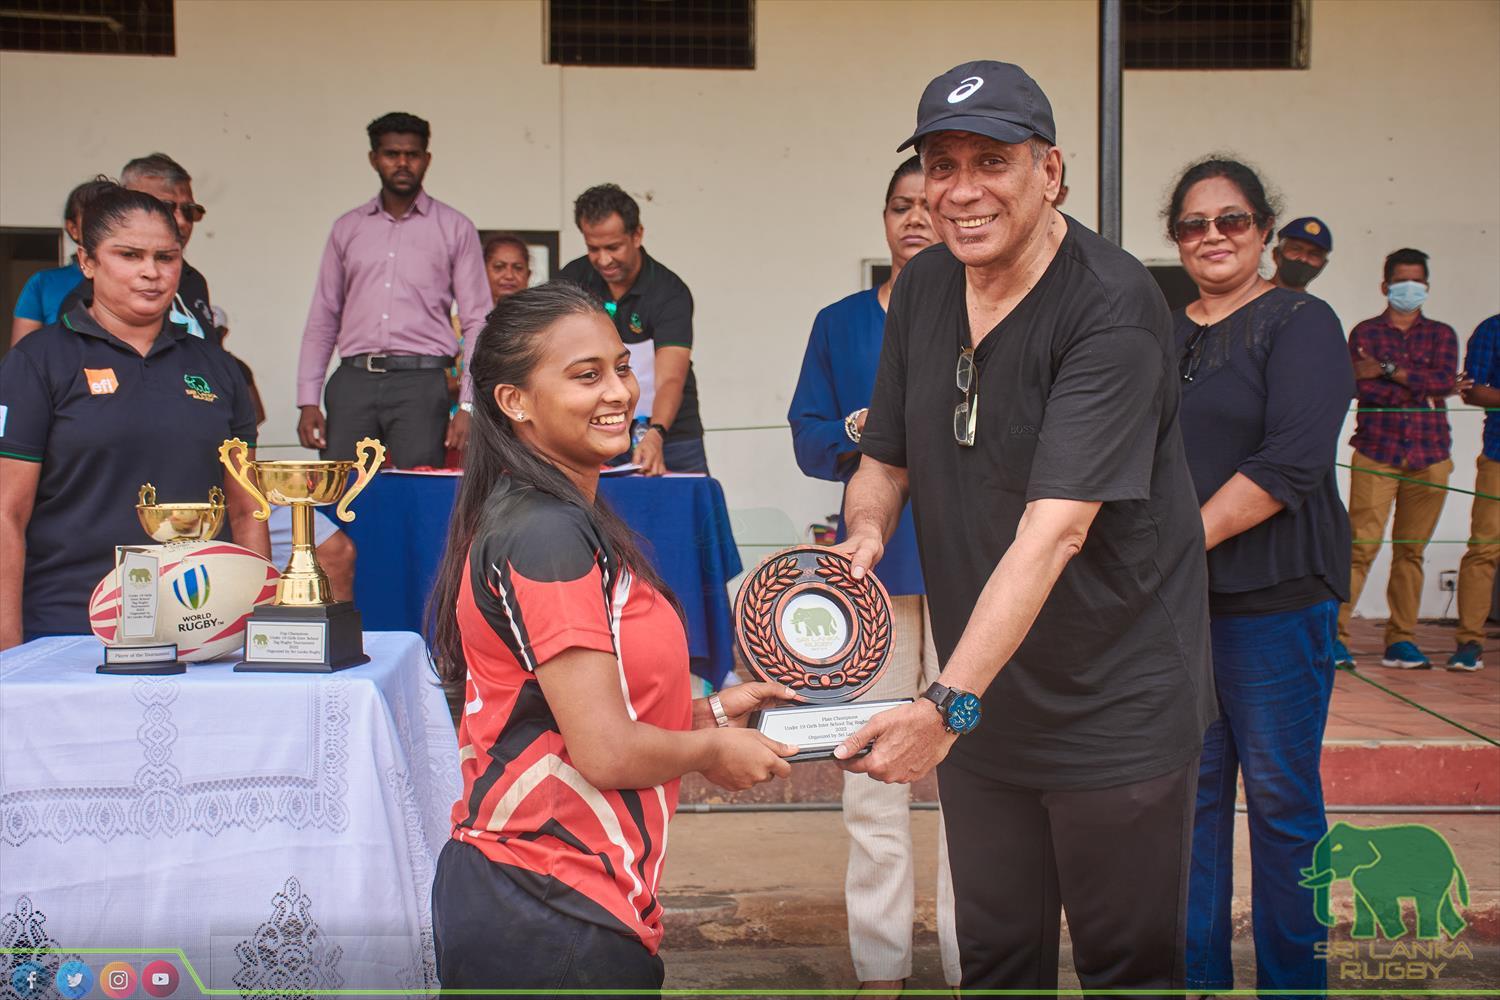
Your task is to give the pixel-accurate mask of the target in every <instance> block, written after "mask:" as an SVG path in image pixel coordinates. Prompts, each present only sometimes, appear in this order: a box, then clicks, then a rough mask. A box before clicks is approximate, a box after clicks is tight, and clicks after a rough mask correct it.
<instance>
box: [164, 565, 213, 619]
mask: <svg viewBox="0 0 1500 1000" xmlns="http://www.w3.org/2000/svg"><path fill="white" fill-rule="evenodd" d="M172 596H173V597H175V598H177V603H178V604H181V605H182V606H183V607H185V608H187V609H188V610H189V611H197V610H198V609H199V608H201V607H203V606H204V605H205V604H207V603H208V569H207V567H204V566H194V567H192V568H191V569H186V570H183V573H182V575H181V576H179V577H178V578H177V579H175V580H173V581H172Z"/></svg>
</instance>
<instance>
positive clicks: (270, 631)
mask: <svg viewBox="0 0 1500 1000" xmlns="http://www.w3.org/2000/svg"><path fill="white" fill-rule="evenodd" d="M327 649H328V624H327V622H306V623H303V622H260V621H251V622H250V623H249V624H248V625H247V626H246V627H245V661H246V662H247V663H322V662H323V661H324V660H326V659H327Z"/></svg>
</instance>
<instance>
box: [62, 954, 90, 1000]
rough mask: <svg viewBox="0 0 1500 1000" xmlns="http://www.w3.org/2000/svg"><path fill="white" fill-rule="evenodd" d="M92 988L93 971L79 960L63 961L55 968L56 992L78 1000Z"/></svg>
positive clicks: (71, 999)
mask: <svg viewBox="0 0 1500 1000" xmlns="http://www.w3.org/2000/svg"><path fill="white" fill-rule="evenodd" d="M93 988H94V973H93V972H92V971H91V970H90V969H89V967H88V966H87V965H84V964H83V963H82V962H79V961H72V962H64V963H63V964H62V965H60V966H58V969H57V992H58V993H61V994H62V995H63V996H65V997H67V998H68V1000H78V998H79V997H81V996H84V995H86V994H87V993H88V991H89V990H91V989H93Z"/></svg>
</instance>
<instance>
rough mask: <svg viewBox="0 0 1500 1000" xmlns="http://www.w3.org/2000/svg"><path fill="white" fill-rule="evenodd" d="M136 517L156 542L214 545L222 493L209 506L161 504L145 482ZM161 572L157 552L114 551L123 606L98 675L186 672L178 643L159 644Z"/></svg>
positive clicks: (125, 547)
mask: <svg viewBox="0 0 1500 1000" xmlns="http://www.w3.org/2000/svg"><path fill="white" fill-rule="evenodd" d="M135 514H136V517H138V518H140V519H141V527H142V528H145V529H146V534H147V535H150V536H151V539H152V540H153V541H156V542H161V543H163V544H166V545H172V544H174V543H181V542H206V541H211V540H212V539H213V538H214V536H215V535H217V534H218V533H219V529H220V528H222V527H223V526H224V491H223V490H221V489H219V488H218V487H217V486H215V487H213V488H212V489H211V490H209V491H208V502H207V503H158V502H157V500H156V487H155V486H152V485H151V484H150V483H146V484H145V485H143V486H142V487H141V491H140V494H139V495H138V497H137V502H136V505H135ZM160 568H161V550H160V549H159V548H154V547H149V546H140V545H116V546H115V586H116V587H117V588H118V589H119V592H120V603H119V605H118V607H117V610H116V613H115V634H114V641H113V642H106V643H105V644H104V663H103V664H101V665H100V666H99V667H98V668H97V670H98V672H99V673H101V674H123V675H126V676H131V677H134V676H142V675H162V674H180V673H182V672H183V671H185V670H186V669H187V667H186V666H184V665H183V664H182V662H181V661H180V660H178V659H177V643H175V642H157V641H156V639H157V635H156V611H157V600H158V596H159V591H158V589H157V588H158V583H159V581H158V577H159V575H160V572H159V571H160ZM188 585H189V586H191V585H192V582H191V581H189V582H188Z"/></svg>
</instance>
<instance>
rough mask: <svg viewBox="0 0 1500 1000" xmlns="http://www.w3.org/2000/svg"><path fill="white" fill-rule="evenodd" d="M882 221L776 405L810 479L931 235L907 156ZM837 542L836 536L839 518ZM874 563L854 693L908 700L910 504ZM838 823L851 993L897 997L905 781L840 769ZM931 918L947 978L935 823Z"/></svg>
mask: <svg viewBox="0 0 1500 1000" xmlns="http://www.w3.org/2000/svg"><path fill="white" fill-rule="evenodd" d="M884 219H885V240H886V244H887V245H888V246H889V247H890V251H891V276H890V278H888V279H887V280H886V281H885V282H884V283H883V284H881V285H880V287H878V288H871V289H866V290H865V291H862V292H855V293H854V294H853V295H850V296H847V297H846V298H843V299H840V300H839V301H837V302H835V303H834V304H833V305H831V306H828V307H827V308H825V309H823V310H822V311H821V312H819V313H818V316H817V319H815V320H813V328H812V335H811V337H809V339H808V343H807V353H806V355H805V356H804V358H803V360H802V373H801V375H800V376H799V377H798V379H797V391H796V392H795V393H793V394H792V405H791V408H790V409H789V411H788V412H787V419H788V420H789V421H790V422H791V425H792V446H793V448H794V449H795V450H796V453H797V465H798V466H799V467H801V469H802V471H803V472H804V473H806V474H807V475H809V476H812V477H814V478H816V479H828V480H832V481H834V482H842V483H848V481H849V478H850V477H851V476H853V475H854V470H855V469H856V468H857V467H858V465H859V435H860V433H861V432H862V431H863V430H864V426H865V410H866V408H867V407H868V406H869V404H870V394H871V393H872V392H873V391H874V388H875V370H876V368H877V367H879V363H880V345H881V342H882V340H883V339H884V334H885V310H886V307H887V306H888V305H889V304H890V301H891V288H892V287H893V286H894V285H895V283H896V278H897V277H898V276H899V275H900V274H901V269H902V268H903V267H905V266H906V263H907V262H908V261H909V260H911V259H912V258H913V257H915V256H916V255H917V254H918V253H920V252H921V251H922V250H924V249H926V248H927V247H929V246H931V245H932V244H933V243H936V242H937V234H936V233H935V232H934V231H933V228H932V220H931V218H930V217H929V215H928V213H927V197H926V195H925V193H924V191H923V183H922V166H921V164H920V163H919V162H918V159H917V157H915V156H913V157H911V158H910V159H908V160H907V161H906V162H904V163H902V164H901V166H899V167H897V168H896V172H895V174H894V175H892V177H891V182H890V184H889V186H887V188H886V192H885V211H884ZM838 538H839V540H840V541H842V540H843V538H844V529H843V526H842V525H840V527H839V533H838ZM878 569H879V573H880V579H881V581H882V582H883V583H884V584H885V586H886V589H887V590H889V591H890V594H891V605H892V607H891V611H892V617H893V619H894V622H893V624H894V634H895V637H896V645H895V649H894V650H893V652H892V655H891V659H890V662H889V664H888V666H887V667H886V672H885V675H884V676H882V677H881V679H880V681H879V682H878V683H876V684H875V686H874V687H873V688H871V689H870V691H868V692H867V693H866V694H865V696H864V697H865V698H868V699H880V698H902V697H915V696H916V695H918V694H920V693H921V692H922V691H923V690H924V689H925V688H926V687H927V686H928V684H930V683H931V682H932V681H934V680H936V679H937V675H938V670H939V665H938V662H937V653H936V651H935V650H934V649H933V645H932V637H931V634H930V630H929V627H928V624H927V614H926V598H925V596H924V594H925V588H924V587H923V584H922V569H921V566H920V565H919V564H918V561H917V537H916V532H915V531H914V530H913V528H912V520H911V507H910V505H908V506H907V508H906V509H905V510H903V511H902V512H901V523H900V524H899V525H898V526H897V528H896V532H895V534H894V535H892V536H891V540H890V541H889V542H888V543H887V544H886V547H885V556H884V558H882V559H881V561H880V566H879V567H878ZM844 826H845V828H846V829H847V830H848V831H849V839H850V845H849V869H848V873H847V875H846V877H845V880H844V895H845V901H846V903H847V909H848V912H849V948H850V951H851V953H852V957H853V959H854V971H855V973H856V974H857V975H858V976H859V979H860V982H861V988H862V989H863V990H866V991H872V992H874V991H879V992H889V993H892V994H894V993H898V992H899V991H900V989H901V985H902V982H903V981H904V980H905V979H906V978H907V977H908V976H910V975H911V956H912V950H911V927H912V917H913V909H914V902H913V891H912V885H913V882H912V849H911V824H910V820H909V816H908V791H907V788H906V786H905V785H886V784H882V783H881V782H878V781H875V780H874V779H872V778H870V777H869V776H868V775H863V774H848V773H846V774H845V775H844ZM937 921H938V942H939V944H940V946H941V950H942V956H943V972H944V975H945V976H946V977H947V980H948V982H949V983H950V984H951V985H954V986H957V985H958V981H959V965H958V942H957V938H956V936H955V934H954V927H953V887H952V882H951V880H950V878H949V873H948V857H947V842H946V838H945V836H944V834H943V831H942V829H941V826H940V828H939V832H938V901H937Z"/></svg>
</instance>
